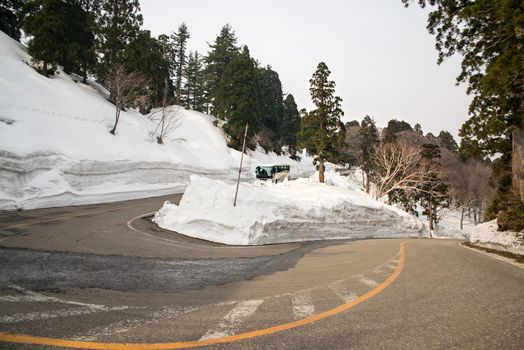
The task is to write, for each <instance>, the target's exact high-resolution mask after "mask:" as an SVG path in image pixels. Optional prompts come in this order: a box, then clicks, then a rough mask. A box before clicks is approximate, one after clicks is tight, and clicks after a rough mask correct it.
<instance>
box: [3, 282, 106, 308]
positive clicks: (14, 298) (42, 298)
mask: <svg viewBox="0 0 524 350" xmlns="http://www.w3.org/2000/svg"><path fill="white" fill-rule="evenodd" d="M8 288H10V289H14V290H17V291H19V292H21V293H24V294H23V295H5V296H2V297H0V301H8V302H23V301H28V302H54V303H61V304H68V305H76V306H83V307H87V308H93V309H101V308H102V309H103V308H106V306H105V305H98V304H87V303H81V302H78V301H71V300H64V299H59V298H55V297H50V296H47V295H44V294H40V293H36V292H33V291H31V290H28V289H25V288H22V287H20V286H16V285H14V284H10V285H9V286H8Z"/></svg>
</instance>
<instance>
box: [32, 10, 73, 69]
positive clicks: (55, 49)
mask: <svg viewBox="0 0 524 350" xmlns="http://www.w3.org/2000/svg"><path fill="white" fill-rule="evenodd" d="M64 13H65V3H64V2H63V1H60V0H43V1H42V3H41V5H40V7H39V8H38V10H37V11H36V12H35V13H34V14H33V15H30V16H28V17H27V18H26V20H25V21H24V30H25V31H26V32H27V33H28V34H29V35H31V36H32V38H31V40H30V41H29V44H28V48H27V49H28V52H29V54H30V55H31V56H33V59H35V60H38V61H42V62H43V73H44V75H45V76H48V75H49V73H50V70H49V65H55V64H58V63H59V62H60V58H61V52H62V42H63V41H64V40H65V38H66V35H67V33H66V31H67V28H66V27H65V23H64V16H63V14H64Z"/></svg>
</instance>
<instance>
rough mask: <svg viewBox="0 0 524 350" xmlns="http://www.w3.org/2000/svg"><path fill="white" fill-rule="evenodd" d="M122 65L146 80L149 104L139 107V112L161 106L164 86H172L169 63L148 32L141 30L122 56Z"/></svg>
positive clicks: (156, 41)
mask: <svg viewBox="0 0 524 350" xmlns="http://www.w3.org/2000/svg"><path fill="white" fill-rule="evenodd" d="M123 59H124V63H125V66H126V67H127V69H128V70H129V71H132V72H137V73H139V74H140V75H141V76H142V77H144V78H146V79H147V82H148V90H149V96H148V97H149V104H146V105H144V106H141V112H142V113H147V112H148V111H149V109H150V108H152V107H158V106H161V105H162V103H163V99H164V96H163V95H164V85H165V83H166V81H167V85H168V86H167V88H168V89H169V87H170V86H171V85H172V84H171V80H170V79H169V78H170V74H169V61H168V59H167V58H166V57H165V56H164V54H163V50H162V46H161V44H160V42H159V41H158V40H157V39H155V38H153V37H151V34H150V32H149V31H148V30H141V31H140V32H139V33H138V36H137V38H136V39H135V40H134V41H133V42H131V44H130V45H129V46H128V48H127V49H126V51H125V54H124V58H123Z"/></svg>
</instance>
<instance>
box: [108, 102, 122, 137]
mask: <svg viewBox="0 0 524 350" xmlns="http://www.w3.org/2000/svg"><path fill="white" fill-rule="evenodd" d="M115 109H116V111H115V125H114V126H113V129H111V131H109V132H110V133H111V134H113V135H115V133H116V126H117V125H118V119H120V107H118V105H117V106H116V107H115Z"/></svg>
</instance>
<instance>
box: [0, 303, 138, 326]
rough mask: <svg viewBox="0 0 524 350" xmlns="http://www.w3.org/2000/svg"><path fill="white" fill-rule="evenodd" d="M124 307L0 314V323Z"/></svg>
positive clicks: (75, 314) (113, 309)
mask: <svg viewBox="0 0 524 350" xmlns="http://www.w3.org/2000/svg"><path fill="white" fill-rule="evenodd" d="M125 309H128V307H127V306H116V307H102V308H87V307H83V308H75V309H65V310H53V311H43V312H29V313H25V314H14V315H7V316H0V323H18V322H27V321H37V320H47V319H50V318H57V317H69V316H78V315H88V314H93V313H95V312H107V311H115V310H125Z"/></svg>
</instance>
